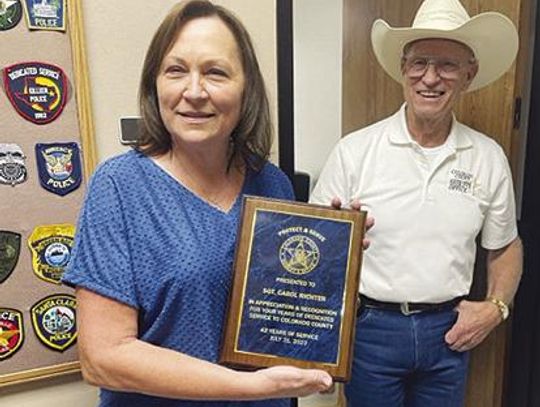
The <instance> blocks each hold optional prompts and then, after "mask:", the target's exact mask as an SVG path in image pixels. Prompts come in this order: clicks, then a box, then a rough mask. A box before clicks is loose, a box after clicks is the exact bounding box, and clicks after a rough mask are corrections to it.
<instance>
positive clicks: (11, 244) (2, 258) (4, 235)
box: [0, 230, 21, 283]
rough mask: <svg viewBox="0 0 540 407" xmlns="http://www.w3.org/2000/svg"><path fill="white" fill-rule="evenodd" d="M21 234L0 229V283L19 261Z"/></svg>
mask: <svg viewBox="0 0 540 407" xmlns="http://www.w3.org/2000/svg"><path fill="white" fill-rule="evenodd" d="M20 252H21V235H20V234H18V233H15V232H10V231H7V230H0V283H3V282H4V281H6V280H7V278H8V277H9V276H10V275H11V273H12V272H13V270H15V266H16V265H17V262H18V261H19V254H20Z"/></svg>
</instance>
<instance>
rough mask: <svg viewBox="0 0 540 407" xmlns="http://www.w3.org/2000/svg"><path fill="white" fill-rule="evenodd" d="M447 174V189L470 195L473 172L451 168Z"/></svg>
mask: <svg viewBox="0 0 540 407" xmlns="http://www.w3.org/2000/svg"><path fill="white" fill-rule="evenodd" d="M448 175H449V177H448V178H449V180H448V191H450V192H457V193H460V194H465V195H472V193H473V185H474V174H473V173H471V172H468V171H465V170H461V169H458V168H452V169H451V170H450V172H449V174H448Z"/></svg>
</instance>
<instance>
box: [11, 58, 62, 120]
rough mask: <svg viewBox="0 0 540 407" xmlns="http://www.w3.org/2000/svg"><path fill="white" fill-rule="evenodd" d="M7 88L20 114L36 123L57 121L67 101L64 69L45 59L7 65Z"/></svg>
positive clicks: (12, 102)
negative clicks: (44, 60) (43, 60)
mask: <svg viewBox="0 0 540 407" xmlns="http://www.w3.org/2000/svg"><path fill="white" fill-rule="evenodd" d="M4 87H5V90H6V94H7V96H8V98H9V100H10V102H11V104H12V105H13V107H14V108H15V110H16V111H17V113H19V114H20V115H21V116H22V117H24V118H25V119H26V120H29V121H31V122H32V123H35V124H47V123H50V122H52V121H53V120H55V119H56V118H57V117H58V116H59V115H60V113H61V112H62V110H63V109H64V105H65V104H66V100H67V78H66V75H65V74H64V71H62V69H61V68H59V67H57V66H55V65H51V64H47V63H43V62H22V63H19V64H15V65H11V66H8V67H6V68H4Z"/></svg>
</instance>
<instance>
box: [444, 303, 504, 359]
mask: <svg viewBox="0 0 540 407" xmlns="http://www.w3.org/2000/svg"><path fill="white" fill-rule="evenodd" d="M456 311H458V313H459V314H458V319H457V321H456V323H455V324H454V326H453V327H452V328H451V329H450V330H449V331H448V332H447V333H446V335H445V337H444V339H445V340H446V343H447V344H448V346H450V349H452V350H454V351H457V352H465V351H468V350H470V349H472V348H474V347H475V346H477V345H479V344H480V343H481V342H482V341H483V340H484V339H485V338H486V336H488V334H489V333H490V332H491V331H492V330H493V328H495V327H496V326H497V325H499V323H501V322H502V317H501V313H500V311H499V309H498V308H497V306H496V305H495V304H493V303H492V302H491V301H474V302H472V301H466V300H463V301H461V302H460V303H459V305H458V306H457V307H456Z"/></svg>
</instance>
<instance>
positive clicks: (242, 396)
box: [64, 1, 331, 407]
mask: <svg viewBox="0 0 540 407" xmlns="http://www.w3.org/2000/svg"><path fill="white" fill-rule="evenodd" d="M139 96H140V108H141V115H142V118H143V123H144V129H143V133H144V134H143V137H142V140H141V143H140V146H139V147H138V148H137V149H136V150H137V151H130V152H128V153H126V154H123V155H121V156H119V157H116V158H113V159H111V160H109V161H107V162H106V163H104V164H103V165H101V166H100V167H99V169H98V170H97V171H96V173H95V174H94V176H93V177H92V180H91V181H90V184H89V189H88V193H87V197H86V201H85V204H84V207H83V209H82V212H81V216H80V219H79V227H78V233H77V238H76V246H75V249H74V252H73V259H72V262H71V264H70V267H69V270H68V271H67V273H66V275H65V277H64V280H65V282H67V283H68V284H70V285H73V286H76V287H77V299H78V304H79V305H78V320H79V352H80V359H81V366H82V371H83V374H84V377H85V378H86V380H88V381H89V382H90V383H93V384H95V385H98V386H100V387H102V388H103V390H102V392H101V406H128V405H129V406H134V407H136V406H160V407H163V406H201V405H222V406H237V405H238V406H240V405H242V406H244V405H253V406H255V405H261V406H262V405H264V406H288V405H289V401H288V400H287V399H283V398H286V397H294V396H302V395H307V394H310V393H313V392H316V391H322V390H325V389H327V388H328V387H329V386H330V385H331V378H330V377H329V376H328V375H327V374H326V373H325V372H322V371H318V370H302V369H296V368H292V367H284V366H281V367H275V368H270V369H263V370H260V371H258V372H252V373H247V372H237V371H234V370H231V369H227V368H225V367H222V366H218V365H216V364H215V361H216V360H217V357H218V352H219V344H220V336H221V332H222V325H223V321H224V313H225V308H226V303H227V299H228V293H229V289H230V285H231V272H230V270H231V267H232V258H233V252H234V243H235V239H236V236H235V233H236V229H237V225H238V220H239V213H240V203H241V197H242V195H244V194H251V195H262V196H270V197H275V198H284V199H291V198H292V197H293V193H292V190H291V186H290V183H289V182H288V180H287V178H286V177H285V175H284V174H283V173H282V172H281V171H279V170H278V169H277V168H276V167H275V166H273V165H272V164H270V163H268V162H267V161H266V159H267V157H268V154H269V148H270V144H271V140H270V136H271V125H270V119H269V108H268V102H267V98H266V93H265V88H264V83H263V79H262V76H261V73H260V70H259V67H258V63H257V60H256V57H255V54H254V51H253V47H252V44H251V41H250V39H249V36H248V34H247V32H246V30H245V29H244V28H243V26H242V25H241V23H240V22H239V21H238V20H237V19H236V18H235V17H234V16H233V15H232V14H231V13H230V12H228V11H227V10H225V9H224V8H222V7H219V6H215V5H213V4H211V3H210V2H208V1H190V2H187V3H180V4H178V5H177V6H176V7H174V8H173V9H172V10H171V12H170V13H169V14H168V15H167V17H166V18H165V20H164V21H163V23H162V24H161V26H160V27H159V29H158V30H157V32H156V34H155V36H154V38H153V40H152V43H151V44H150V47H149V50H148V52H147V55H146V60H145V63H144V67H143V75H142V80H141V87H140V95H139ZM262 399H272V400H266V401H259V402H255V401H254V402H240V401H236V402H233V401H231V402H226V401H219V400H262ZM189 400H193V401H189ZM194 400H199V401H194ZM200 400H205V401H200ZM216 400H217V401H216Z"/></svg>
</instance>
